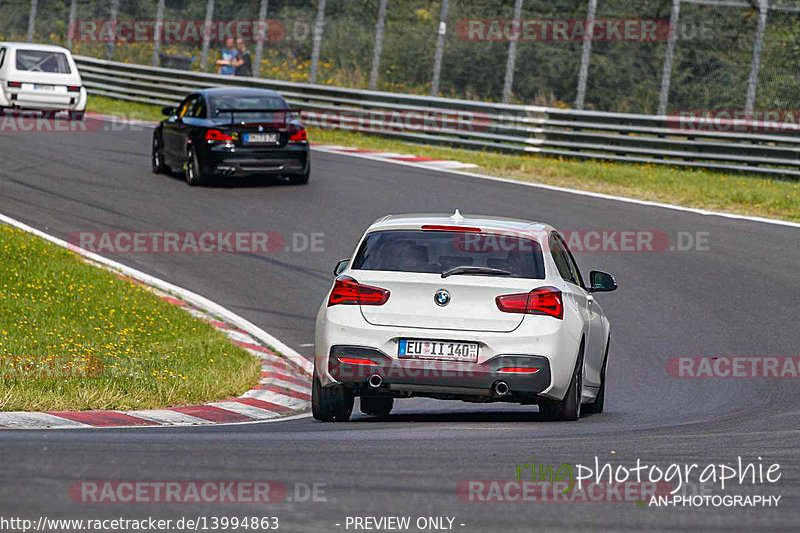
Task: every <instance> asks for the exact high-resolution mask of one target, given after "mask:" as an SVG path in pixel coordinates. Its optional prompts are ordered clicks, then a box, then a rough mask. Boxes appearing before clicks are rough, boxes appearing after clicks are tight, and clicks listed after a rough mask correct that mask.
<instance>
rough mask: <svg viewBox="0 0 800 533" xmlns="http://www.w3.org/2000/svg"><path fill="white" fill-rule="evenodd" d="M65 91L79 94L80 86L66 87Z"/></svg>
mask: <svg viewBox="0 0 800 533" xmlns="http://www.w3.org/2000/svg"><path fill="white" fill-rule="evenodd" d="M67 91H68V92H71V93H79V92H81V87H80V85H67Z"/></svg>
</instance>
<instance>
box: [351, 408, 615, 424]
mask: <svg viewBox="0 0 800 533" xmlns="http://www.w3.org/2000/svg"><path fill="white" fill-rule="evenodd" d="M534 409H535V408H532V409H531V411H530V412H525V411H515V412H510V413H509V412H497V411H491V412H476V411H462V412H458V411H455V412H447V413H398V414H391V415H389V416H385V417H374V416H366V415H360V414H359V415H356V414H355V413H354V415H353V419H352V420H351V422H355V423H365V424H367V423H381V422H382V423H386V422H416V423H441V422H485V423H496V422H503V423H513V422H525V423H530V422H545V423H549V424H552V423H554V422H553V421H552V420H550V419H549V418H547V417H546V416H545V415H543V414H541V413H539V412H538V411H535V410H534ZM591 418H603V415H583V416H581V420H589V419H591Z"/></svg>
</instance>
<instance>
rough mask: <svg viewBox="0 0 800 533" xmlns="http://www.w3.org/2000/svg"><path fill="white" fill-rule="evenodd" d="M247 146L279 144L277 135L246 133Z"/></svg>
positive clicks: (245, 141)
mask: <svg viewBox="0 0 800 533" xmlns="http://www.w3.org/2000/svg"><path fill="white" fill-rule="evenodd" d="M244 143H245V144H256V143H258V144H278V134H277V133H245V134H244Z"/></svg>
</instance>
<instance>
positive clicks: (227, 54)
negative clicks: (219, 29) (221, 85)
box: [217, 37, 237, 76]
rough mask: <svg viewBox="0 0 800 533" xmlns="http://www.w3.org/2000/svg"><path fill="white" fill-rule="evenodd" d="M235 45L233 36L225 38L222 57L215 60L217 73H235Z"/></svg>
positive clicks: (230, 74)
mask: <svg viewBox="0 0 800 533" xmlns="http://www.w3.org/2000/svg"><path fill="white" fill-rule="evenodd" d="M236 54H237V51H236V46H235V44H234V42H233V38H231V37H228V38H227V39H225V48H224V49H223V50H222V59H219V60H217V74H222V75H223V76H233V75H234V74H235V73H236V67H235V65H234V61H235V60H236Z"/></svg>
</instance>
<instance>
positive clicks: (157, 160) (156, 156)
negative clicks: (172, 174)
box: [151, 133, 169, 174]
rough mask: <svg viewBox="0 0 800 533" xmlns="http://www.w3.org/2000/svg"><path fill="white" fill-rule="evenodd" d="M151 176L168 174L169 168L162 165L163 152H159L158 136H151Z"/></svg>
mask: <svg viewBox="0 0 800 533" xmlns="http://www.w3.org/2000/svg"><path fill="white" fill-rule="evenodd" d="M151 163H152V165H151V167H152V170H153V174H165V173H167V172H169V167H168V166H167V165H165V164H164V152H162V151H161V142H160V141H159V140H158V135H156V134H155V133H154V134H153V155H152V158H151Z"/></svg>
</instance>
